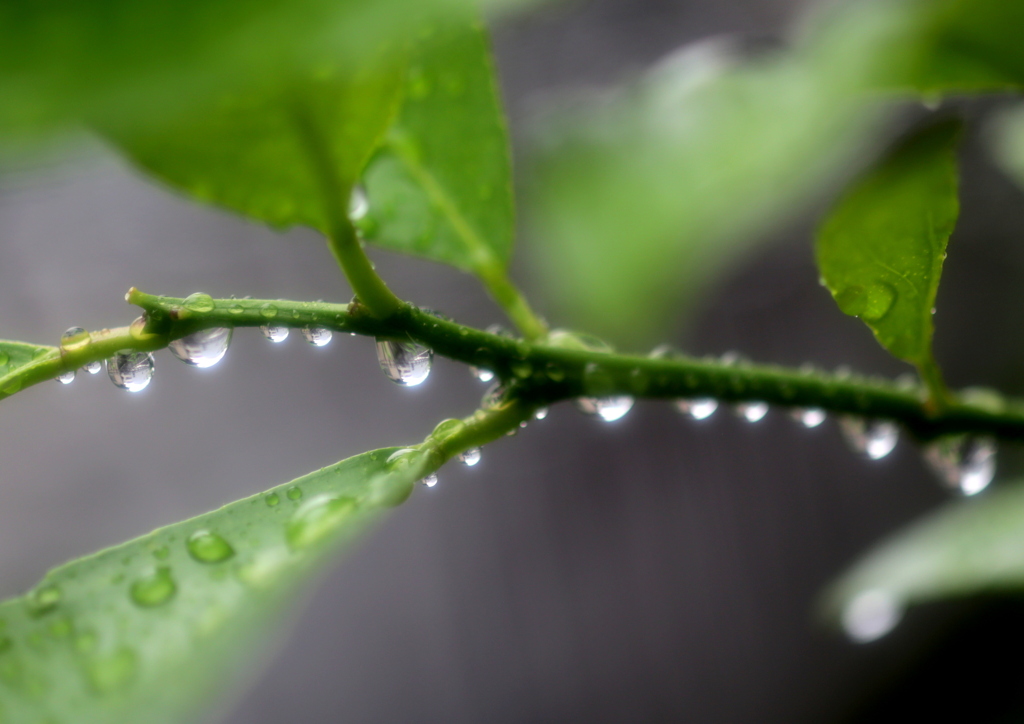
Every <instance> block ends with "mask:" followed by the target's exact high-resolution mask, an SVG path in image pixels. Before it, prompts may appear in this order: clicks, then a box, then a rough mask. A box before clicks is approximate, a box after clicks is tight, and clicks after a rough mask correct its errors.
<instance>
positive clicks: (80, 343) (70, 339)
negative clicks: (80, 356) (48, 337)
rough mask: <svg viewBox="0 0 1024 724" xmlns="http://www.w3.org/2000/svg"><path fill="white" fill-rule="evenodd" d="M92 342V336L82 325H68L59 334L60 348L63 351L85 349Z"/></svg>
mask: <svg viewBox="0 0 1024 724" xmlns="http://www.w3.org/2000/svg"><path fill="white" fill-rule="evenodd" d="M90 342H92V336H91V335H90V334H89V333H88V332H87V331H86V330H85V329H84V328H83V327H69V328H68V329H66V330H65V331H64V334H62V335H61V336H60V348H61V349H62V350H64V351H65V352H76V351H78V350H81V349H85V348H86V347H88V346H89V343H90Z"/></svg>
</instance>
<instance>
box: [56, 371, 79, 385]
mask: <svg viewBox="0 0 1024 724" xmlns="http://www.w3.org/2000/svg"><path fill="white" fill-rule="evenodd" d="M54 379H56V380H57V381H58V382H60V383H61V384H62V385H70V384H71V383H72V382H74V381H75V371H74V370H68V371H67V372H61V373H60V374H59V375H57V376H56V377H55V378H54Z"/></svg>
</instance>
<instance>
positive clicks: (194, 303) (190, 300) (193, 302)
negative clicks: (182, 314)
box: [181, 292, 213, 313]
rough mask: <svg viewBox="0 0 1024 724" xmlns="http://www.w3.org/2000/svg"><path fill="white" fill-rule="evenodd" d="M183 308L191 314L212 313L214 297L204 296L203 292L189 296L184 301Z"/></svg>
mask: <svg viewBox="0 0 1024 724" xmlns="http://www.w3.org/2000/svg"><path fill="white" fill-rule="evenodd" d="M181 306H183V307H184V308H185V309H187V310H189V311H190V312H200V313H205V312H212V311H213V297H211V296H210V295H209V294H203V293H202V292H196V293H195V294H189V295H188V296H187V297H185V299H183V300H182V302H181Z"/></svg>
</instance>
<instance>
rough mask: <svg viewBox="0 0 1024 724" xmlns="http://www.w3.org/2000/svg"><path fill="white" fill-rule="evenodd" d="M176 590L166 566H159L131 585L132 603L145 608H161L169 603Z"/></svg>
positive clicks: (176, 586) (175, 584) (176, 587)
mask: <svg viewBox="0 0 1024 724" xmlns="http://www.w3.org/2000/svg"><path fill="white" fill-rule="evenodd" d="M177 590H178V584H177V583H175V582H174V578H173V577H172V576H171V569H170V568H169V567H168V566H160V567H159V568H156V569H154V570H153V571H151V572H150V573H148V574H146V575H145V576H143V577H142V578H139V579H137V580H136V581H135V582H134V583H132V585H131V589H129V593H130V595H131V599H132V601H134V602H135V603H136V604H137V605H139V606H143V607H146V608H152V607H155V606H162V605H163V604H165V603H167V602H168V601H170V600H171V599H172V598H173V597H174V594H175V593H176V592H177Z"/></svg>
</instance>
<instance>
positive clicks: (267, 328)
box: [260, 324, 288, 344]
mask: <svg viewBox="0 0 1024 724" xmlns="http://www.w3.org/2000/svg"><path fill="white" fill-rule="evenodd" d="M260 331H261V332H263V336H264V337H266V338H267V339H269V340H270V341H271V342H274V343H275V344H278V343H280V342H284V341H285V340H286V339H288V328H287V327H277V326H271V325H268V324H264V325H262V326H261V327H260Z"/></svg>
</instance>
